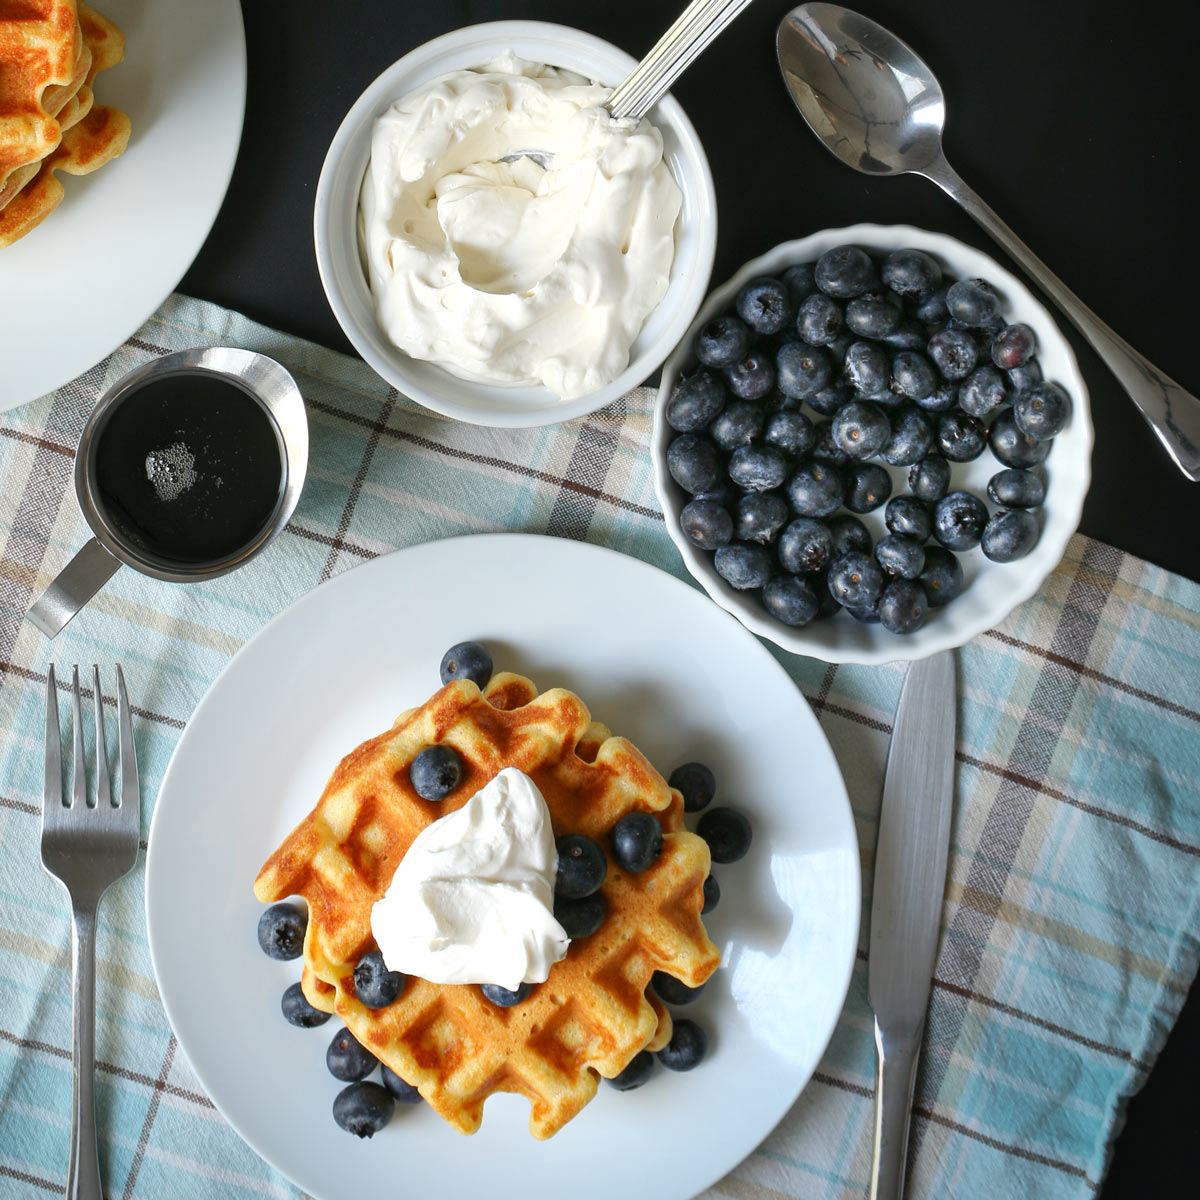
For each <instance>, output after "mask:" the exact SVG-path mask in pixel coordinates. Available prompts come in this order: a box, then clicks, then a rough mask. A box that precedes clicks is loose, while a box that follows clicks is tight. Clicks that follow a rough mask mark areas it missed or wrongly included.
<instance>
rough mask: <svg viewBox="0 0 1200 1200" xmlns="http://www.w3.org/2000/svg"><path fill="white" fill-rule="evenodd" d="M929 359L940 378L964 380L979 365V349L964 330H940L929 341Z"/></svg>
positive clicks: (955, 380) (953, 380)
mask: <svg viewBox="0 0 1200 1200" xmlns="http://www.w3.org/2000/svg"><path fill="white" fill-rule="evenodd" d="M928 352H929V357H930V358H932V359H933V362H934V365H935V366H936V367H937V369H938V370H939V371H941V373H942V378H944V379H949V380H951V381H952V382H957V381H958V380H960V379H966V377H967V376H968V375H970V373H971V372H972V371H973V370H975V368H976V367H977V366H978V365H979V347H978V345H976V342H975V339H974V338H973V337H972V336H971V335H970V334H969V333H968V332H967V331H966V330H965V329H940V330H938V332H937V333H935V334H934V335H933V337H931V338H930V339H929V346H928Z"/></svg>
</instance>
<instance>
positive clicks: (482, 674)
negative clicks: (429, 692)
mask: <svg viewBox="0 0 1200 1200" xmlns="http://www.w3.org/2000/svg"><path fill="white" fill-rule="evenodd" d="M439 673H440V675H441V679H442V682H443V683H449V682H450V681H451V680H453V679H469V680H471V682H472V683H474V684H476V685H477V686H478V687H480V688H485V687H487V682H488V680H489V679H491V677H492V656H491V654H490V653H489V652H488V649H487V647H486V646H481V645H480V644H479V643H478V642H459V643H458V645H456V646H451V647H450V649H449V650H447V651H446V653H445V654H443V655H442V662H441V666H440V667H439Z"/></svg>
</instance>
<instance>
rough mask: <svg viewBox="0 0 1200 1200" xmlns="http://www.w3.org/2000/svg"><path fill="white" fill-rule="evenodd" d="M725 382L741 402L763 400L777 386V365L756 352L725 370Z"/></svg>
mask: <svg viewBox="0 0 1200 1200" xmlns="http://www.w3.org/2000/svg"><path fill="white" fill-rule="evenodd" d="M725 382H726V383H727V384H728V386H729V390H730V391H731V392H732V393H733V394H734V395H735V396H736V397H737V398H738V399H739V400H761V399H762V398H763V396H765V395H767V393H768V392H770V391H771V389H772V388H773V387H774V386H775V364H774V363H773V362H772V361H771V359H770V357H769V356H768V355H766V354H763V353H761V352H759V351H755V352H754V353H751V354H748V355H747V356H746V357H745V358H743V359H742V360H741V361H740V362H736V363H734V364H733V366H732V367H726V368H725Z"/></svg>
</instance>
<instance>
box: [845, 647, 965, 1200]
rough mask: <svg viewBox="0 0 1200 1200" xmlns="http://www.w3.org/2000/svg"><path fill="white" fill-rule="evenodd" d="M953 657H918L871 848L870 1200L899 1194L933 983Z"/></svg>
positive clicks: (947, 810) (944, 851)
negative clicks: (872, 1058) (872, 1131)
mask: <svg viewBox="0 0 1200 1200" xmlns="http://www.w3.org/2000/svg"><path fill="white" fill-rule="evenodd" d="M956 714H957V689H956V686H955V671H954V653H953V651H950V650H945V651H942V652H941V653H939V654H935V655H933V656H932V657H931V658H926V659H921V660H920V661H918V662H914V663H913V664H912V666H910V667H909V668H908V674H907V675H906V676H905V678H904V685H903V687H902V688H901V689H900V702H899V704H898V706H897V708H896V720H895V722H894V724H893V726H892V741H891V746H890V748H889V750H888V760H887V771H886V773H885V775H884V782H883V800H882V802H881V805H880V812H879V835H878V838H877V840H876V846H875V881H874V895H873V898H872V902H871V939H870V948H869V955H868V959H867V999H868V1001H869V1002H870V1005H871V1008H872V1010H873V1011H874V1013H875V1059H876V1071H875V1159H874V1164H873V1166H872V1172H871V1197H872V1200H899V1197H900V1196H902V1195H903V1192H904V1170H905V1162H906V1158H907V1152H908V1126H909V1116H910V1113H911V1108H912V1092H913V1083H914V1081H915V1079H916V1071H917V1057H918V1054H919V1052H920V1048H921V1037H922V1034H923V1032H924V1028H925V1013H926V1010H927V1009H928V1007H929V996H930V992H931V990H932V987H933V968H934V963H935V961H936V956H937V946H938V928H939V925H940V923H941V914H942V898H943V894H944V892H945V889H946V858H947V855H948V853H949V848H950V817H951V812H952V808H953V800H954V750H955V741H956V728H957V722H956Z"/></svg>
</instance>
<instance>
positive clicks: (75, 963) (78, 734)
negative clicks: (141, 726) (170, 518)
mask: <svg viewBox="0 0 1200 1200" xmlns="http://www.w3.org/2000/svg"><path fill="white" fill-rule="evenodd" d="M92 689H93V694H94V696H93V698H94V700H95V709H96V717H95V722H96V767H95V791H96V799H95V801H94V802H93V803H91V804H89V803H88V795H87V774H86V767H85V764H84V754H83V720H82V715H83V714H82V711H81V707H82V706H81V704H80V699H79V668H78V667H75V669H74V672H73V675H72V681H71V713H72V740H73V742H74V753H73V755H72V759H73V762H72V768H71V776H72V780H71V794H70V797H69V798H68V797H66V796H64V795H63V786H62V785H63V772H62V741H61V736H60V733H59V726H58V687H57V684H56V682H55V679H54V667H53V666H51V667H50V670H49V672H48V673H47V676H46V780H45V787H44V790H43V793H42V866H43V867H45V868H46V870H47V871H49V873H50V874H51V875H53V876H54V877H55V878H56V879H57V880H58V881H59V882H60V883H61V884H62V885H63V886H64V887H65V888H66V889H67V893H68V895H69V896H70V897H71V974H72V977H73V982H74V993H73V1000H72V1005H71V1008H72V1015H73V1022H72V1023H73V1025H74V1039H73V1042H74V1044H73V1047H72V1060H71V1065H72V1069H71V1077H72V1087H71V1154H70V1158H69V1160H68V1163H67V1191H66V1195H67V1198H68V1200H103V1193H102V1190H101V1187H100V1157H99V1154H98V1152H97V1149H96V1106H95V1091H94V1078H95V1067H96V910H97V909H98V908H99V906H100V897H101V896H103V895H104V893H105V892H106V891H107V890H108V888H109V885H110V884H112V883H115V882H116V881H117V880H118V879H120V878H121V876H122V875H124V874H126V873H127V872H128V871H129V870H131V869H132V867H133V864H134V863H135V862H136V861H137V852H138V794H139V789H138V771H137V755H136V754H135V752H134V748H133V724H132V721H131V719H130V714H129V697H128V696H127V695H126V694H125V676H124V674H123V673H122V671H121V668H120V666H118V667H117V762H118V765H119V767H120V771H121V792H120V799H119V800H114V799H113V798H112V789H111V787H110V785H109V776H108V751H107V749H106V746H105V741H106V739H105V735H104V698H103V696H102V695H101V693H100V668H99V667H93V668H92Z"/></svg>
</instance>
